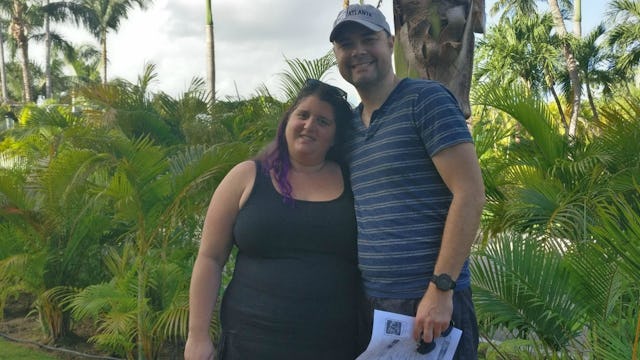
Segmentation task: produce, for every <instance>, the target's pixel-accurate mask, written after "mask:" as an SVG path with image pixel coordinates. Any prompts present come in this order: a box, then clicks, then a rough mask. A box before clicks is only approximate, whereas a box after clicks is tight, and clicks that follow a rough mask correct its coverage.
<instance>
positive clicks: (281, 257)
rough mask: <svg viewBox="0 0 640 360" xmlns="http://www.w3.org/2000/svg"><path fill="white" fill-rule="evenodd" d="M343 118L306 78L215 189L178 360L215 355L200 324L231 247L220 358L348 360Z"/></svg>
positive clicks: (341, 102) (352, 324)
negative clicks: (257, 149) (250, 156)
mask: <svg viewBox="0 0 640 360" xmlns="http://www.w3.org/2000/svg"><path fill="white" fill-rule="evenodd" d="M350 117H351V108H350V106H349V104H348V103H347V101H346V93H345V92H344V91H342V90H340V89H338V88H336V87H333V86H330V85H327V84H325V83H323V82H320V81H318V80H308V81H307V82H306V83H305V85H304V87H303V88H302V90H301V91H300V93H299V94H298V97H297V98H296V100H295V101H294V103H293V105H292V106H291V108H290V109H289V110H288V111H287V112H286V113H285V115H284V116H283V118H282V120H281V122H280V125H279V127H278V133H277V137H276V139H275V140H274V141H273V142H272V144H271V145H270V146H268V147H267V150H266V151H264V152H263V153H262V154H261V155H259V156H258V158H257V159H255V160H250V161H245V162H242V163H240V164H238V165H236V166H235V167H234V168H233V169H232V170H231V171H230V172H229V173H228V174H227V176H226V177H225V178H224V179H223V180H222V182H221V183H220V184H219V186H218V188H217V189H216V191H215V192H214V194H213V197H212V198H211V203H210V205H209V209H208V211H207V216H206V219H205V221H204V227H203V231H202V240H201V244H200V251H199V252H198V257H197V259H196V262H195V264H194V269H193V275H192V278H191V289H190V302H189V304H190V315H189V336H188V339H187V344H186V348H185V359H187V360H191V359H198V360H199V359H212V358H213V354H214V348H213V345H212V342H211V340H210V338H209V332H208V330H209V323H210V320H211V316H212V312H213V310H214V304H215V303H216V299H217V294H218V290H219V287H220V274H221V271H222V268H223V266H224V264H225V262H226V261H227V258H228V256H229V252H230V250H231V248H232V246H233V245H236V246H237V247H238V254H237V258H236V264H235V270H234V274H233V278H232V280H231V282H230V284H229V286H228V288H227V289H226V292H225V294H224V297H223V300H222V306H221V314H220V315H221V322H222V337H221V339H220V344H219V349H218V351H217V353H218V355H219V358H220V359H222V360H233V359H242V360H251V359H259V360H265V359H267V360H268V359H279V360H280V359H331V360H340V359H354V358H355V357H356V356H357V354H356V322H357V321H356V317H357V315H356V302H357V294H358V291H359V290H358V289H359V273H358V270H357V257H356V224H355V215H354V210H353V199H352V197H351V192H350V190H349V185H348V183H347V182H346V179H347V178H348V176H347V175H346V174H345V173H344V170H343V168H342V165H343V162H342V151H341V145H342V144H343V141H344V138H345V136H346V132H347V128H348V126H349V125H348V124H349V122H350Z"/></svg>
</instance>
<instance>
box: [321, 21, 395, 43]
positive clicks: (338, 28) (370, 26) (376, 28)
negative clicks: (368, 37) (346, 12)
mask: <svg viewBox="0 0 640 360" xmlns="http://www.w3.org/2000/svg"><path fill="white" fill-rule="evenodd" d="M349 23H356V24H360V25H362V26H364V27H366V28H367V29H369V30H371V31H375V32H378V31H382V30H384V28H383V27H382V26H378V25H376V24H372V23H370V22H368V21H364V20H357V19H351V20H345V21H343V22H341V23H340V24H338V25H337V26H336V27H334V28H333V30H331V34H329V42H333V40H335V38H336V36H338V34H339V33H340V31H341V30H342V28H343V27H344V25H346V24H349Z"/></svg>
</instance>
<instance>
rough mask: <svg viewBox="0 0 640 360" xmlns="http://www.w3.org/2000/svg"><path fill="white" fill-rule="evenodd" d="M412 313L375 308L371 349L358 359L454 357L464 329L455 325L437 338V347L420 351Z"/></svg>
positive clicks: (441, 359)
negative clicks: (415, 338) (424, 351)
mask: <svg viewBox="0 0 640 360" xmlns="http://www.w3.org/2000/svg"><path fill="white" fill-rule="evenodd" d="M413 322H414V318H413V317H411V316H406V315H401V314H396V313H391V312H387V311H381V310H374V313H373V332H372V334H371V341H370V342H369V346H368V347H367V350H365V352H363V353H362V354H360V356H358V358H357V359H356V360H414V359H415V360H451V359H453V355H454V354H455V352H456V348H457V347H458V342H459V341H460V336H462V331H461V330H460V329H457V328H455V327H454V328H453V329H452V330H451V332H450V333H449V335H447V336H446V337H442V336H441V337H438V338H436V340H435V343H436V347H435V349H433V350H432V351H431V352H429V353H428V354H420V353H419V352H417V351H416V348H417V343H416V341H415V340H414V339H413V337H412V335H411V333H412V331H413Z"/></svg>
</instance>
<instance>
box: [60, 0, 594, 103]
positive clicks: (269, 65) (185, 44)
mask: <svg viewBox="0 0 640 360" xmlns="http://www.w3.org/2000/svg"><path fill="white" fill-rule="evenodd" d="M355 1H356V0H352V2H355ZM366 2H367V3H371V4H375V3H377V1H366ZM493 2H494V1H493V0H488V1H487V4H486V9H487V11H488V9H489V8H490V7H491V6H492V4H493ZM392 3H393V1H392V0H385V1H383V4H382V11H383V13H384V14H385V16H386V17H387V20H388V21H389V23H390V24H392V23H393V12H392ZM342 4H343V1H342V0H332V1H326V0H214V1H213V4H212V6H213V16H214V31H215V50H216V87H217V90H218V96H221V97H225V96H236V90H237V91H238V93H239V94H240V96H242V97H248V96H251V95H252V94H254V93H255V90H256V89H257V88H258V87H259V86H260V85H261V84H266V85H267V87H268V88H269V89H270V90H271V91H272V92H274V93H276V94H278V93H279V92H278V90H279V89H278V83H277V74H278V73H279V72H282V71H283V70H285V67H286V65H285V62H284V58H285V56H286V57H287V58H304V59H313V58H318V57H320V56H322V55H324V54H325V53H326V52H327V51H329V50H330V49H331V44H330V43H329V40H328V37H329V32H330V30H331V26H332V24H333V20H334V19H335V16H336V15H337V13H338V11H339V10H340V9H341V7H342ZM204 5H205V4H204V2H203V1H202V0H199V1H198V0H155V1H154V3H153V4H152V5H151V6H150V7H149V8H148V9H147V10H144V11H141V10H135V11H133V12H131V13H130V16H129V18H128V19H127V20H124V21H123V22H122V23H121V28H120V31H118V33H112V34H110V36H109V38H108V51H109V58H110V65H109V71H110V78H112V77H121V78H125V79H127V80H129V81H136V79H137V77H138V75H139V74H141V73H142V70H143V66H144V64H145V62H152V63H155V64H156V71H157V74H158V81H157V83H156V85H155V87H154V88H153V89H154V90H162V91H164V92H167V93H169V94H170V95H173V96H177V95H180V94H181V93H182V92H183V91H184V90H186V89H187V88H188V86H189V84H190V83H191V80H192V79H193V78H194V77H204V76H205V69H206V63H205V58H206V49H205V13H204ZM601 6H602V7H604V5H601ZM590 14H591V15H590ZM590 16H592V17H596V16H597V15H594V14H593V13H592V12H586V13H585V12H583V18H584V19H583V21H584V22H585V24H586V21H589V19H588V17H590ZM587 28H588V27H587V26H585V29H587ZM79 32H82V30H80V31H79V30H77V29H74V30H73V31H71V34H72V35H73V36H72V37H73V38H77V39H79V40H78V43H80V42H82V41H85V42H86V41H87V40H88V39H89V40H90V41H92V42H93V43H94V44H97V42H96V41H95V40H93V39H91V38H89V37H88V36H84V37H83V36H80V35H79ZM80 39H83V40H82V41H80ZM329 79H330V80H329V81H330V82H331V83H333V84H335V85H338V86H341V87H343V88H344V89H346V90H348V91H349V94H350V99H352V100H354V98H355V92H354V91H353V88H352V87H351V86H350V85H348V84H346V82H344V81H343V80H342V79H341V78H340V75H339V74H337V72H333V73H332V74H331V75H330V76H329ZM354 101H356V100H354Z"/></svg>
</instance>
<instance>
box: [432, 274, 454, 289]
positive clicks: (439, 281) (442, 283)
mask: <svg viewBox="0 0 640 360" xmlns="http://www.w3.org/2000/svg"><path fill="white" fill-rule="evenodd" d="M431 282H433V283H434V284H436V287H437V288H438V289H439V290H442V291H449V290H453V289H455V288H456V282H455V281H453V279H452V278H451V276H449V275H448V274H440V275H436V274H433V275H432V276H431Z"/></svg>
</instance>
